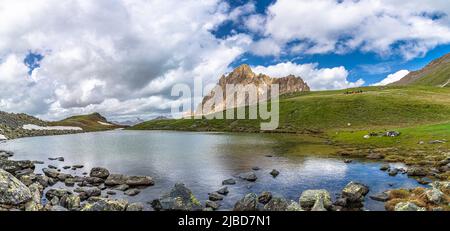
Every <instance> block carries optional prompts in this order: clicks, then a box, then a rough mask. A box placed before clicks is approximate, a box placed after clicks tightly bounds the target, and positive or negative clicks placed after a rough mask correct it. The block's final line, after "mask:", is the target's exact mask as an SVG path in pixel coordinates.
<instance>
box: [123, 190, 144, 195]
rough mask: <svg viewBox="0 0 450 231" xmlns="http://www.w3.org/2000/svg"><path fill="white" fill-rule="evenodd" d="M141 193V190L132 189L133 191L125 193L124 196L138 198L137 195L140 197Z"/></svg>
mask: <svg viewBox="0 0 450 231" xmlns="http://www.w3.org/2000/svg"><path fill="white" fill-rule="evenodd" d="M140 192H141V190H139V189H135V188H132V189H128V190H126V191H125V192H124V194H125V195H127V196H136V195H138V194H139V193H140Z"/></svg>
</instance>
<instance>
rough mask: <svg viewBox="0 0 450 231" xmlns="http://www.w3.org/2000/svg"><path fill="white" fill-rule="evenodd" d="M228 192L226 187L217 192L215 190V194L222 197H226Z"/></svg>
mask: <svg viewBox="0 0 450 231" xmlns="http://www.w3.org/2000/svg"><path fill="white" fill-rule="evenodd" d="M229 192H230V191H228V187H226V186H225V187H222V188H220V189H219V190H217V193H218V194H220V195H224V196H226V195H228V193H229Z"/></svg>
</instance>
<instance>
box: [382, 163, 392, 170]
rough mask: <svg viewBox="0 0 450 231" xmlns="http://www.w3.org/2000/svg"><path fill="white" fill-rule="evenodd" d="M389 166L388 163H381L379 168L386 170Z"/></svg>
mask: <svg viewBox="0 0 450 231" xmlns="http://www.w3.org/2000/svg"><path fill="white" fill-rule="evenodd" d="M389 167H390V166H389V164H383V165H381V166H380V170H381V171H387V170H388V169H389Z"/></svg>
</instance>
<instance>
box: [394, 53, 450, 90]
mask: <svg viewBox="0 0 450 231" xmlns="http://www.w3.org/2000/svg"><path fill="white" fill-rule="evenodd" d="M391 85H424V86H435V87H450V54H446V55H444V56H442V57H440V58H438V59H435V60H433V61H432V62H430V63H429V64H428V65H427V66H425V67H424V68H422V69H420V70H418V71H413V72H411V73H409V74H408V75H406V76H405V77H403V78H402V79H400V80H399V81H397V82H395V83H392V84H391Z"/></svg>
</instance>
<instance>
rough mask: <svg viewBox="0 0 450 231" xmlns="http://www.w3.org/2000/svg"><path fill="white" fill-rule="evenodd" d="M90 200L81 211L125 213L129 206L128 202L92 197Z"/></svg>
mask: <svg viewBox="0 0 450 231" xmlns="http://www.w3.org/2000/svg"><path fill="white" fill-rule="evenodd" d="M91 199H92V200H91ZM89 200H90V201H88V202H87V203H85V204H84V205H83V207H82V209H81V211H125V210H126V208H127V206H128V201H126V200H121V199H109V198H101V197H92V198H90V199H89Z"/></svg>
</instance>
